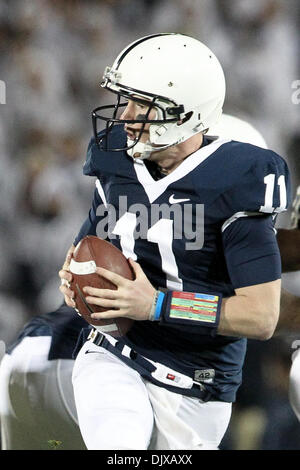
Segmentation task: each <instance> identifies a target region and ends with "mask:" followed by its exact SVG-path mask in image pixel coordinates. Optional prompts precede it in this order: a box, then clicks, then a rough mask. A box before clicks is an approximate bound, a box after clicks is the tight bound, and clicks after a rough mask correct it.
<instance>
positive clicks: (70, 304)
mask: <svg viewBox="0 0 300 470" xmlns="http://www.w3.org/2000/svg"><path fill="white" fill-rule="evenodd" d="M65 302H66V304H67V306H68V307H72V308H76V302H75V301H74V300H73V299H70V297H67V296H66V295H65Z"/></svg>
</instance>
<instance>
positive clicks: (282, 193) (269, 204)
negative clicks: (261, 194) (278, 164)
mask: <svg viewBox="0 0 300 470" xmlns="http://www.w3.org/2000/svg"><path fill="white" fill-rule="evenodd" d="M264 183H265V185H266V193H265V204H264V206H260V209H259V210H260V212H268V213H272V212H282V211H283V210H284V209H286V202H287V198H286V186H285V179H284V175H281V176H279V178H278V186H279V197H280V206H279V207H277V208H276V209H275V208H274V207H273V196H274V189H275V174H274V173H270V174H269V175H267V176H265V178H264Z"/></svg>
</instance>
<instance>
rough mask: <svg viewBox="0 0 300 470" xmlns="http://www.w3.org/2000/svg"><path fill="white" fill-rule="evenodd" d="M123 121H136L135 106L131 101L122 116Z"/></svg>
mask: <svg viewBox="0 0 300 470" xmlns="http://www.w3.org/2000/svg"><path fill="white" fill-rule="evenodd" d="M120 119H121V120H126V119H134V105H133V103H131V102H130V101H129V102H128V103H127V106H126V108H125V109H124V111H123V112H122V114H121V116H120Z"/></svg>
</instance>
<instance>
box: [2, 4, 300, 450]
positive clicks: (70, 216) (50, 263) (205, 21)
mask: <svg viewBox="0 0 300 470" xmlns="http://www.w3.org/2000/svg"><path fill="white" fill-rule="evenodd" d="M297 21H298V22H297ZM299 28H300V5H299V2H298V1H297V0H226V1H225V0H55V1H51V0H1V3H0V80H2V81H4V83H5V85H6V104H0V202H1V212H0V252H1V263H0V340H2V341H4V342H5V343H6V344H8V343H9V342H10V341H11V340H12V339H13V338H14V337H15V335H16V333H17V331H18V330H19V329H20V328H21V327H22V326H23V324H24V323H25V322H26V321H27V320H28V319H29V318H30V317H31V316H33V315H36V314H40V313H42V312H46V311H48V310H52V309H54V308H56V307H57V306H58V305H59V303H60V301H61V295H60V294H59V291H58V286H59V281H58V277H57V271H58V269H59V267H60V266H61V264H62V260H63V259H64V256H65V252H66V249H67V248H68V247H69V245H70V244H71V242H72V240H73V238H74V236H75V234H76V232H77V230H78V227H79V226H80V224H81V222H82V221H83V220H84V218H85V215H86V212H87V210H88V209H89V205H90V199H91V195H92V188H93V182H92V181H90V180H89V179H88V178H84V177H83V176H82V171H81V168H82V164H83V162H84V158H85V149H86V146H87V143H88V141H89V138H90V136H91V119H90V111H91V110H92V109H93V108H94V107H96V106H100V105H101V104H108V101H109V99H110V97H109V96H108V97H107V96H105V93H104V92H103V91H102V90H101V89H100V87H99V81H100V78H101V76H102V73H103V70H104V68H105V66H106V65H111V63H112V61H113V59H114V58H115V56H116V55H117V54H118V53H119V51H120V50H121V49H122V48H123V47H124V46H125V45H127V44H128V43H130V42H132V41H133V40H135V39H136V38H138V37H141V36H144V35H147V34H151V33H156V32H168V31H176V32H181V33H185V34H189V35H191V36H194V37H196V38H198V39H200V40H201V41H203V42H204V43H206V44H207V45H208V46H209V47H210V48H211V49H212V50H213V51H214V52H215V53H216V55H217V56H218V57H219V58H220V61H221V63H222V64H223V67H224V70H225V75H226V78H227V89H228V91H227V100H226V106H225V111H226V112H227V113H231V114H234V115H237V116H239V117H241V118H245V119H247V120H249V121H250V122H251V123H252V124H254V125H255V126H256V127H257V128H258V129H259V130H260V131H261V132H262V134H263V135H264V137H265V138H266V140H267V142H268V144H269V146H270V147H271V148H273V149H274V150H275V151H277V152H278V153H280V154H282V155H283V156H285V157H286V158H287V160H288V162H289V165H290V169H291V172H292V176H293V183H294V189H295V187H296V184H298V183H299V182H300V160H299V156H298V153H299V147H300V145H299V142H300V140H299V139H300V129H299V122H300V120H299V118H300V113H299V110H300V104H297V103H296V102H294V103H293V100H292V95H293V93H295V90H294V89H293V88H292V86H293V84H295V81H296V80H300V70H299V57H300V54H299V48H300V35H299ZM298 97H299V93H298ZM0 101H1V100H0ZM2 102H3V97H2ZM296 157H297V158H298V161H297V159H296ZM288 224H289V214H286V215H285V216H283V217H282V218H281V219H280V220H279V225H280V226H283V227H288ZM287 277H288V276H287ZM296 291H297V285H296ZM299 295H300V286H299ZM299 314H300V312H299ZM299 336H300V335H299ZM294 339H295V337H288V338H285V339H284V340H283V339H279V338H274V339H272V340H270V341H268V342H263V343H262V342H257V341H250V342H249V350H248V354H247V360H246V365H245V372H244V383H243V385H242V387H241V389H240V391H239V394H238V401H237V404H236V405H235V406H234V413H233V419H232V422H231V425H230V428H229V430H228V432H227V434H226V436H225V438H224V440H223V445H222V447H223V448H224V449H274V450H275V449H300V424H299V423H298V422H297V420H296V418H295V417H294V415H293V413H292V411H291V408H290V406H289V403H288V373H289V367H290V363H291V354H292V352H293V350H292V348H291V345H292V342H293V340H294Z"/></svg>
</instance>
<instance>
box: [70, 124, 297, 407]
mask: <svg viewBox="0 0 300 470" xmlns="http://www.w3.org/2000/svg"><path fill="white" fill-rule="evenodd" d="M111 138H113V139H114V140H115V142H114V145H115V146H116V147H120V146H124V145H125V142H126V134H125V133H124V131H123V128H122V126H119V127H117V128H114V130H113V135H112V137H111ZM204 142H205V145H204V146H202V147H201V148H200V149H199V150H198V151H197V152H195V153H194V154H192V155H190V156H189V157H188V158H186V159H185V160H184V161H183V162H182V163H181V164H180V165H179V166H178V167H177V168H176V169H175V170H174V171H173V172H172V173H170V174H169V175H167V176H165V177H164V178H161V179H158V180H157V179H155V178H154V177H153V176H152V174H151V172H150V171H149V167H148V165H147V164H145V162H143V161H133V159H132V158H131V157H129V156H128V155H127V153H125V152H104V151H100V150H99V149H98V147H97V146H96V145H95V143H94V140H92V141H91V142H90V144H89V147H88V152H87V160H86V163H85V165H84V174H86V175H90V176H96V177H97V196H96V199H97V200H96V199H95V201H94V208H93V212H94V213H96V215H95V217H97V220H96V218H95V219H94V220H95V221H96V222H95V224H97V228H96V233H97V235H98V236H101V237H103V235H104V232H105V230H104V228H106V229H107V228H108V231H109V239H110V241H111V242H112V243H113V244H114V245H116V246H117V247H118V248H120V249H122V251H123V253H124V254H125V256H127V257H129V256H130V257H131V258H133V259H134V260H137V261H138V262H139V263H140V265H141V267H142V268H143V270H144V272H145V274H146V275H147V277H148V278H149V280H150V281H151V282H152V284H153V285H154V286H155V287H160V288H166V289H168V290H172V291H174V290H176V291H182V290H183V291H188V292H201V293H207V294H210V293H212V294H215V293H219V294H221V295H223V296H224V297H228V296H232V295H234V289H236V288H238V287H245V286H248V285H255V284H260V283H264V282H270V281H273V280H276V279H278V278H280V276H281V266H280V256H279V250H278V246H277V242H276V237H275V231H274V227H273V225H274V219H275V216H276V214H277V213H279V212H281V211H283V210H285V209H286V207H287V204H288V203H289V200H290V196H289V193H290V181H289V174H288V169H287V165H286V162H285V161H284V160H283V159H282V158H281V157H280V156H279V155H277V154H276V153H274V152H272V151H270V150H264V149H261V148H259V147H256V146H253V145H250V144H244V143H240V142H235V141H223V140H221V139H218V140H214V141H209V140H208V139H205V141H204ZM101 201H102V203H103V204H101ZM97 205H98V207H97ZM96 207H97V209H96ZM107 214H109V216H108V215H107ZM95 224H94V225H93V223H91V227H92V226H93V228H92V230H95ZM87 225H89V224H87ZM86 228H87V226H86ZM85 232H86V230H85ZM93 233H94V232H93ZM85 234H86V233H85ZM81 235H83V233H81ZM78 238H80V237H78ZM245 315H247V312H245ZM122 341H124V342H126V343H127V344H128V345H129V346H130V347H132V348H133V349H135V350H136V351H138V352H139V353H141V354H143V355H144V356H145V357H148V358H149V359H151V360H154V361H156V362H161V363H162V364H165V365H167V366H169V367H172V368H173V369H175V370H178V371H179V372H183V373H185V374H188V375H190V376H194V373H195V371H199V370H200V371H201V370H204V371H206V370H213V371H214V379H213V380H209V383H207V385H206V386H207V388H208V389H209V390H210V391H211V393H212V394H213V396H214V397H215V398H216V399H219V400H224V401H233V400H234V399H235V394H236V390H237V388H238V386H239V384H240V382H241V370H242V365H243V361H244V356H245V350H246V340H245V339H241V338H233V337H225V336H220V335H217V336H215V337H212V336H211V335H209V334H205V333H203V332H202V331H201V330H200V328H199V329H198V328H197V327H196V326H189V325H184V324H179V325H178V324H168V322H160V323H158V322H150V321H137V322H135V324H134V326H133V328H132V329H131V330H130V332H129V333H128V334H127V336H126V337H124V338H123V339H122Z"/></svg>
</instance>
